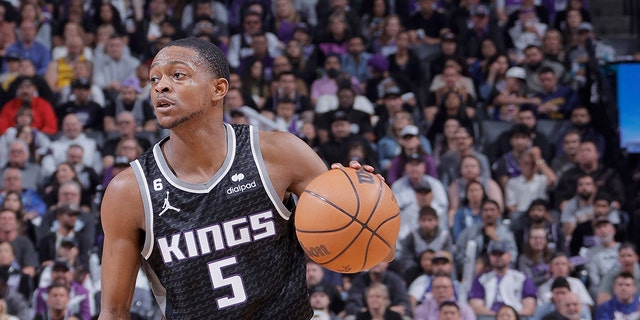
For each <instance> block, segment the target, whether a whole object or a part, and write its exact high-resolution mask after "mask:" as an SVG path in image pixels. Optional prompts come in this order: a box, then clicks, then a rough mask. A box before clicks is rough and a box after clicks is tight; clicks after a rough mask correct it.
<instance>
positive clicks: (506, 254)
mask: <svg viewBox="0 0 640 320" xmlns="http://www.w3.org/2000/svg"><path fill="white" fill-rule="evenodd" d="M511 239H512V240H513V238H511ZM514 249H515V244H514V243H512V244H511V245H510V244H509V243H508V242H506V241H503V240H497V239H496V240H492V241H491V242H489V246H488V248H487V254H489V265H490V266H491V271H489V272H486V273H483V274H481V275H478V276H476V278H475V279H474V280H473V284H472V285H471V290H470V291H469V304H470V305H471V308H473V311H474V312H475V314H476V315H478V316H491V315H495V314H496V312H497V311H498V309H500V307H501V306H503V305H509V306H511V307H513V308H514V309H515V310H516V311H517V312H518V314H519V315H521V316H532V315H533V313H534V311H535V308H536V287H535V285H534V284H533V282H532V281H531V279H529V277H527V276H526V275H525V274H524V273H522V272H520V271H518V270H515V269H512V268H511V267H510V264H511V261H512V258H513V255H512V250H514Z"/></svg>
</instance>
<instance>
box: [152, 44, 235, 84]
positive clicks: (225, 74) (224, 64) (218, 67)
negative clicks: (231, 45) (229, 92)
mask: <svg viewBox="0 0 640 320" xmlns="http://www.w3.org/2000/svg"><path fill="white" fill-rule="evenodd" d="M168 47H182V48H188V49H191V50H193V51H195V52H196V54H197V55H198V59H202V61H203V62H204V64H203V65H204V66H205V67H206V68H207V71H209V73H211V75H212V76H214V77H218V78H224V79H227V81H229V63H228V61H227V58H226V57H225V55H224V52H222V50H220V48H218V46H216V45H215V44H213V43H211V42H208V41H204V40H201V39H198V38H194V37H189V38H183V39H178V40H174V41H171V42H169V43H168V44H167V45H166V46H165V47H164V48H163V50H164V49H166V48H168Z"/></svg>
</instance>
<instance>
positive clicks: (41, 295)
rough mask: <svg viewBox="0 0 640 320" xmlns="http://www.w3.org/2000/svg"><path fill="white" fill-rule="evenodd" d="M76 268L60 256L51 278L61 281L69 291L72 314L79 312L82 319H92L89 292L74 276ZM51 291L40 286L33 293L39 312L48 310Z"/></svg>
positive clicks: (69, 304)
mask: <svg viewBox="0 0 640 320" xmlns="http://www.w3.org/2000/svg"><path fill="white" fill-rule="evenodd" d="M74 271H75V270H74V269H73V267H72V266H71V264H70V263H69V261H68V260H66V259H64V258H58V259H56V260H55V261H54V262H53V265H52V267H51V278H52V282H53V283H61V284H62V285H64V286H65V287H66V288H67V290H68V292H69V297H70V299H69V303H67V310H68V311H69V312H71V313H72V314H79V315H80V318H81V319H91V307H90V305H89V299H91V297H89V292H88V291H87V289H86V288H85V287H83V286H82V285H81V284H79V283H78V282H76V281H75V280H74V278H73V276H74ZM48 298H49V293H48V290H47V288H38V289H36V291H35V293H34V294H33V308H34V310H35V312H36V313H37V314H42V313H46V312H47V302H46V301H47V300H48Z"/></svg>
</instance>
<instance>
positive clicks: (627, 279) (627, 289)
mask: <svg viewBox="0 0 640 320" xmlns="http://www.w3.org/2000/svg"><path fill="white" fill-rule="evenodd" d="M639 308H640V298H639V297H638V287H637V286H636V282H635V280H634V278H633V274H632V273H629V272H620V273H619V274H618V275H617V276H616V278H615V282H614V284H613V297H612V298H611V300H609V301H607V302H605V303H603V304H602V305H600V306H598V308H597V309H596V312H595V319H596V320H606V319H633V318H637V317H638V313H639V312H640V311H638V310H639Z"/></svg>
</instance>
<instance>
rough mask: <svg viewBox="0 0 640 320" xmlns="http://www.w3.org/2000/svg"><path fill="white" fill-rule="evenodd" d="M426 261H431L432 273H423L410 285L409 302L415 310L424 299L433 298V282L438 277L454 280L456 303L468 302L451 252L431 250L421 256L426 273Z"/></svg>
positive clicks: (421, 262)
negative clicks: (457, 275) (458, 278)
mask: <svg viewBox="0 0 640 320" xmlns="http://www.w3.org/2000/svg"><path fill="white" fill-rule="evenodd" d="M429 252H431V253H432V254H431V255H428V254H427V255H425V253H429ZM425 259H430V260H429V262H430V263H431V265H430V273H429V274H427V273H423V274H422V275H420V276H418V277H417V278H416V279H415V280H413V281H412V282H410V285H409V300H410V301H411V306H412V307H413V308H414V309H415V307H416V306H417V305H420V304H421V303H422V302H423V301H424V299H426V298H428V297H430V296H431V292H432V288H433V286H432V280H433V278H434V277H436V276H446V277H449V278H451V279H452V280H453V290H454V295H455V300H456V301H465V302H466V301H467V292H466V290H465V289H464V288H463V287H462V284H461V283H460V282H459V281H458V280H457V279H456V277H455V275H456V272H455V268H454V265H453V258H452V255H451V253H450V252H449V251H444V250H440V251H437V252H433V250H431V249H427V250H425V251H423V253H422V254H421V255H420V264H421V265H422V269H423V271H424V265H425Z"/></svg>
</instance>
